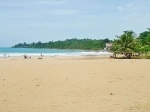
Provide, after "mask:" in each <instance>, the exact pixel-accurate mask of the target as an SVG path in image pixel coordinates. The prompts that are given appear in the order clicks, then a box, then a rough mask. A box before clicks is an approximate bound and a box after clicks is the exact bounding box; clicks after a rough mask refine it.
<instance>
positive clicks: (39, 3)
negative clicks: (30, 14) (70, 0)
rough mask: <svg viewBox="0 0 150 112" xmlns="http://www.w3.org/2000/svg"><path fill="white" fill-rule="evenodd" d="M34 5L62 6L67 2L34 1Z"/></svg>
mask: <svg viewBox="0 0 150 112" xmlns="http://www.w3.org/2000/svg"><path fill="white" fill-rule="evenodd" d="M33 3H34V4H37V5H62V4H65V3H66V1H56V0H52V1H34V2H33Z"/></svg>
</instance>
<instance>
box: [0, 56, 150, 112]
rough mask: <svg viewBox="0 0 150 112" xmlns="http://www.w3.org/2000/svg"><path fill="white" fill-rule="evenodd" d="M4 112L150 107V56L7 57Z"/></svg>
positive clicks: (2, 71)
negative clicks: (143, 57) (129, 57)
mask: <svg viewBox="0 0 150 112" xmlns="http://www.w3.org/2000/svg"><path fill="white" fill-rule="evenodd" d="M0 112H150V60H145V59H141V60H120V59H116V60H114V59H112V60H110V59H101V58H99V57H45V58H43V59H37V57H34V58H31V59H23V58H22V57H20V58H6V59H3V58H1V59H0Z"/></svg>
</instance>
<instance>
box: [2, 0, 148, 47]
mask: <svg viewBox="0 0 150 112" xmlns="http://www.w3.org/2000/svg"><path fill="white" fill-rule="evenodd" d="M147 28H150V0H0V47H11V46H13V45H15V44H18V43H23V42H26V43H32V42H38V41H41V42H49V41H57V40H65V39H71V38H78V39H83V38H90V39H105V38H109V39H111V40H113V39H115V38H116V35H121V34H122V33H123V31H125V30H133V31H134V32H135V33H136V34H137V35H138V34H139V33H141V32H143V31H146V30H147Z"/></svg>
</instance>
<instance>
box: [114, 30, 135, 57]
mask: <svg viewBox="0 0 150 112" xmlns="http://www.w3.org/2000/svg"><path fill="white" fill-rule="evenodd" d="M116 37H117V39H116V40H114V43H113V45H114V52H115V53H122V54H124V55H125V56H128V58H130V53H133V52H134V48H135V37H136V35H135V33H134V32H133V31H124V34H122V35H120V36H116ZM127 54H129V55H127Z"/></svg>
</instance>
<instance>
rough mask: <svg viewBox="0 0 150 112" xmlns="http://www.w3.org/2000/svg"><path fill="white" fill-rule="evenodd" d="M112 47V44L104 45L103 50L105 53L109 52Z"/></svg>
mask: <svg viewBox="0 0 150 112" xmlns="http://www.w3.org/2000/svg"><path fill="white" fill-rule="evenodd" d="M112 46H113V44H112V43H106V47H105V50H106V51H110V49H111V48H112Z"/></svg>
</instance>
